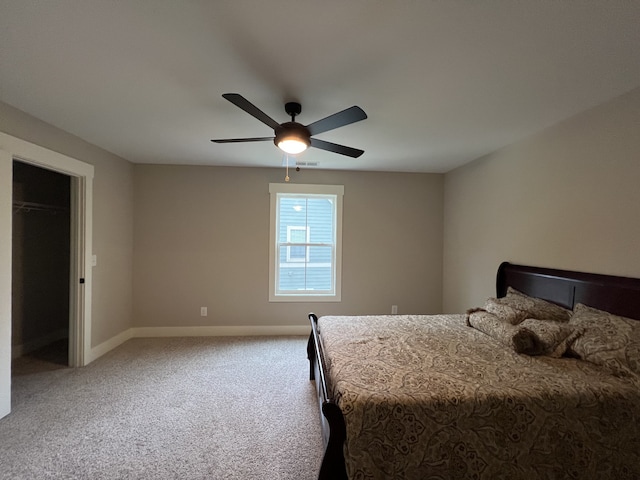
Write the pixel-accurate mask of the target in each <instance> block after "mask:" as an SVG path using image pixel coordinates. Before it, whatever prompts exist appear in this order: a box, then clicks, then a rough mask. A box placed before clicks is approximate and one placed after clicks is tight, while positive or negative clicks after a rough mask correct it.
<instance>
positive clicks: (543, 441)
mask: <svg viewBox="0 0 640 480" xmlns="http://www.w3.org/2000/svg"><path fill="white" fill-rule="evenodd" d="M318 325H319V331H320V336H321V339H322V342H323V345H324V350H325V360H326V362H327V369H328V382H329V388H330V395H333V398H334V399H335V400H336V401H337V403H338V405H339V407H340V408H341V410H342V411H343V413H344V417H345V421H346V426H347V442H346V445H345V457H346V466H347V472H348V475H349V478H350V479H369V478H371V479H389V478H393V479H403V478H404V479H456V480H460V479H491V480H493V479H500V478H504V479H510V480H516V479H523V480H524V479H526V480H531V479H571V478H582V479H604V478H607V479H608V478H611V479H613V478H615V479H627V478H628V479H632V478H634V479H637V478H640V455H639V452H640V381H638V380H637V379H634V378H618V377H615V376H612V375H610V374H608V373H606V372H605V371H603V370H601V369H600V368H599V367H597V366H595V365H592V364H589V363H587V362H584V361H580V360H576V359H570V358H557V359H556V358H550V357H530V356H527V355H519V354H516V353H514V352H513V351H511V350H509V349H507V348H505V347H504V346H502V345H501V344H499V343H497V342H496V341H495V340H493V339H491V338H490V337H488V336H487V335H485V334H483V333H481V332H479V331H477V330H475V329H473V328H471V327H468V326H466V324H465V321H464V316H462V315H434V316H411V315H406V316H405V315H403V316H360V317H321V318H320V320H319V323H318Z"/></svg>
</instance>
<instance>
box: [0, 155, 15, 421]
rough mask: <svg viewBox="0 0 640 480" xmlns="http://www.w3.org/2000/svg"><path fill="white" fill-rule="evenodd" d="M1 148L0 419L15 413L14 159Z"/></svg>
mask: <svg viewBox="0 0 640 480" xmlns="http://www.w3.org/2000/svg"><path fill="white" fill-rule="evenodd" d="M1 148H2V146H1V145H0V418H2V417H4V416H5V415H8V414H9V412H11V262H12V258H11V242H12V234H11V228H12V221H13V215H12V209H11V201H12V198H13V159H12V158H11V154H10V153H9V152H6V151H3V150H1Z"/></svg>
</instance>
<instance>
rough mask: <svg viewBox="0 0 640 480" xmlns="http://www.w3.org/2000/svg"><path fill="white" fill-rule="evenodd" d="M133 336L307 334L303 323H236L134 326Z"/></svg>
mask: <svg viewBox="0 0 640 480" xmlns="http://www.w3.org/2000/svg"><path fill="white" fill-rule="evenodd" d="M133 330H134V337H251V336H279V335H286V336H288V335H309V332H310V327H308V326H303V325H236V326H213V325H211V326H201V327H134V328H133Z"/></svg>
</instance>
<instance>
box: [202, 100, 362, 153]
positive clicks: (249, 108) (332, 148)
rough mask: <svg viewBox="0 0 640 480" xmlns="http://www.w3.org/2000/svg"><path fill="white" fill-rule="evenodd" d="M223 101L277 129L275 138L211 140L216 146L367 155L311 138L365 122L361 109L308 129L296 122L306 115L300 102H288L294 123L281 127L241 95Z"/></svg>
mask: <svg viewBox="0 0 640 480" xmlns="http://www.w3.org/2000/svg"><path fill="white" fill-rule="evenodd" d="M222 97H223V98H224V99H226V100H228V101H230V102H231V103H233V104H234V105H235V106H236V107H238V108H241V109H242V110H244V111H245V112H247V113H248V114H249V115H251V116H252V117H254V118H256V119H258V120H260V121H261V122H262V123H264V124H265V125H267V126H269V127H271V128H272V129H273V133H274V136H273V137H254V138H226V139H219V140H216V139H214V140H211V141H212V142H215V143H244V142H262V141H266V140H273V143H274V144H275V145H276V146H277V147H278V148H280V149H281V150H282V151H283V152H285V153H287V154H289V155H296V154H298V153H302V152H304V151H305V150H306V149H307V148H309V147H315V148H319V149H321V150H326V151H328V152H333V153H338V154H340V155H346V156H348V157H353V158H358V157H359V156H360V155H362V154H363V153H364V150H359V149H357V148H351V147H347V146H344V145H338V144H337V143H331V142H327V141H325V140H319V139H315V138H311V137H312V136H313V135H317V134H319V133H323V132H328V131H329V130H334V129H336V128H339V127H343V126H345V125H349V124H351V123H355V122H359V121H360V120H364V119H365V118H367V114H366V113H364V110H362V109H361V108H360V107H356V106H353V107H350V108H347V109H346V110H342V111H341V112H338V113H334V114H333V115H330V116H328V117H325V118H323V119H321V120H318V121H316V122H313V123H311V124H309V125H306V126H305V125H302V124H300V123H298V122H296V116H297V115H299V114H300V112H301V111H302V106H301V105H300V104H299V103H297V102H288V103H286V104H285V106H284V109H285V111H286V112H287V114H288V115H290V116H291V121H290V122H285V123H282V124H280V123H278V122H276V121H275V120H274V119H272V118H271V117H270V116H269V115H267V114H266V113H264V112H263V111H262V110H260V109H259V108H258V107H256V106H255V105H254V104H252V103H251V102H249V101H248V100H247V99H246V98H244V97H243V96H242V95H240V94H238V93H225V94H223V95H222Z"/></svg>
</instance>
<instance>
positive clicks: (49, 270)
mask: <svg viewBox="0 0 640 480" xmlns="http://www.w3.org/2000/svg"><path fill="white" fill-rule="evenodd" d="M12 206H13V218H12V223H13V228H12V276H11V278H12V295H11V296H12V303H11V332H12V333H11V357H12V374H13V375H20V374H26V373H33V372H35V371H42V370H51V369H56V368H64V367H67V366H69V365H70V363H71V361H72V360H71V357H70V349H69V337H70V330H71V328H72V321H71V318H70V290H71V281H70V280H71V238H72V231H71V177H70V176H68V175H65V174H63V173H58V172H55V171H53V170H48V169H45V168H41V167H38V166H35V165H32V164H28V163H24V162H20V161H17V160H14V161H13V202H12Z"/></svg>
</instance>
